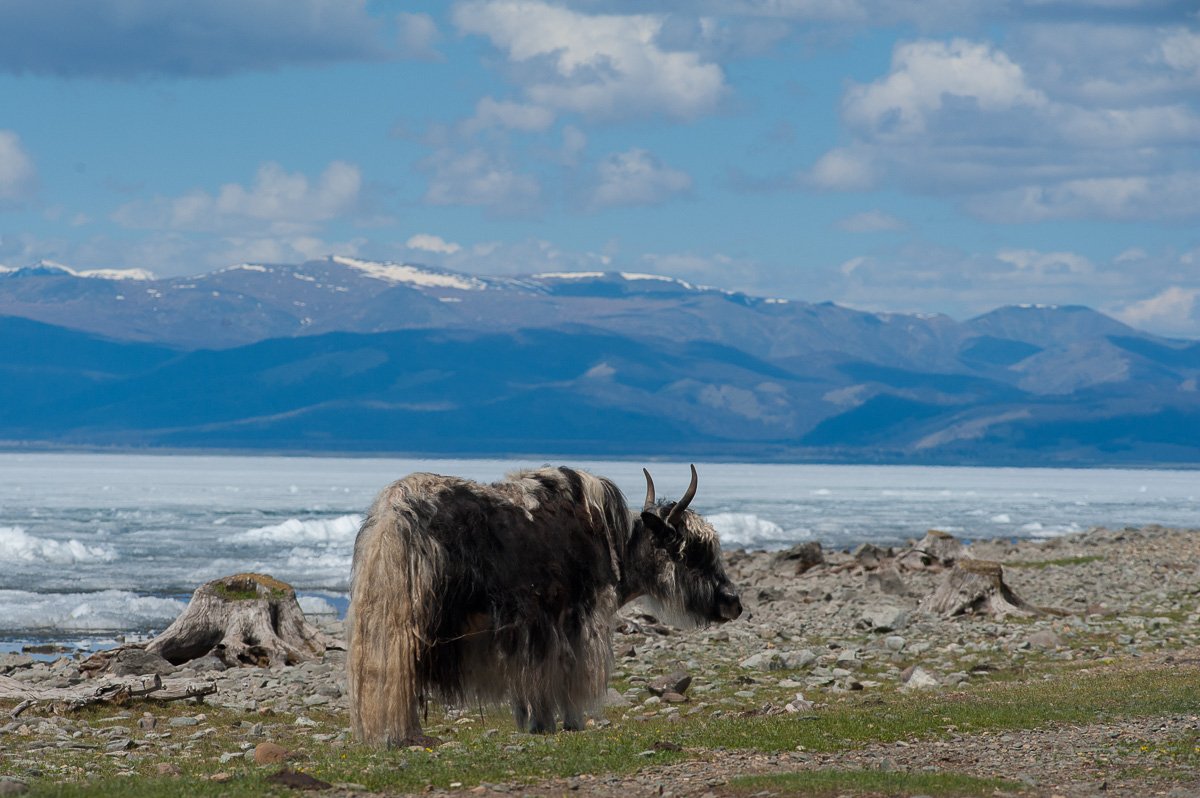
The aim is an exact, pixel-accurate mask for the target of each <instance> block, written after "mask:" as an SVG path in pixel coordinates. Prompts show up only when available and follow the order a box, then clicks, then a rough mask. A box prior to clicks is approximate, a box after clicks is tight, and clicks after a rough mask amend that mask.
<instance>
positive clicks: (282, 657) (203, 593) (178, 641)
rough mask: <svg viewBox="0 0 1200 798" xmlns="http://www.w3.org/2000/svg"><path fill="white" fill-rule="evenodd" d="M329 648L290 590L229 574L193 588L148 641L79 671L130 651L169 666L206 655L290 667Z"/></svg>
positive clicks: (228, 662) (98, 668) (230, 662)
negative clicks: (173, 615) (175, 613)
mask: <svg viewBox="0 0 1200 798" xmlns="http://www.w3.org/2000/svg"><path fill="white" fill-rule="evenodd" d="M334 645H335V644H334V641H333V640H332V639H330V638H329V637H328V636H327V635H325V634H324V633H322V632H321V631H319V630H318V629H316V628H315V627H314V626H312V625H310V624H309V623H308V621H307V620H306V619H305V617H304V611H303V610H301V609H300V605H299V604H298V603H297V602H296V591H295V590H293V589H292V587H291V585H288V584H287V583H285V582H280V581H279V580H278V579H275V578H273V577H270V576H267V575H265V574H234V575H233V576H226V577H223V578H221V579H214V580H213V581H211V582H207V583H205V584H203V585H201V586H200V587H198V588H197V589H196V592H195V593H193V594H192V599H191V601H190V602H188V605H187V608H186V609H185V610H184V611H183V613H182V614H181V615H180V616H179V617H178V618H176V619H175V622H174V623H172V624H171V625H170V626H168V627H167V628H166V629H165V630H164V631H163V633H162V634H160V635H159V636H158V637H156V638H154V639H153V640H151V641H150V642H148V643H146V644H144V645H136V646H125V647H123V648H120V649H116V650H114V651H105V652H100V654H97V655H94V656H93V657H90V658H89V659H88V661H86V662H84V663H83V664H82V665H81V666H80V669H81V670H84V671H85V672H102V671H105V670H109V669H111V668H113V667H114V666H115V665H116V663H118V662H119V661H120V658H121V652H123V651H125V650H127V649H129V648H138V649H144V650H145V652H146V653H147V654H151V655H157V656H159V657H162V658H163V659H165V660H166V661H167V662H169V663H171V664H172V665H181V664H183V663H186V662H191V661H192V660H196V659H200V658H201V657H210V656H211V657H214V658H215V659H217V660H219V661H220V662H221V663H223V664H224V665H225V666H226V667H231V668H232V667H237V666H240V665H255V666H258V667H267V666H269V665H277V664H284V665H294V664H296V663H299V662H303V661H305V660H311V659H316V658H318V657H321V656H324V654H325V650H326V649H327V648H331V647H334Z"/></svg>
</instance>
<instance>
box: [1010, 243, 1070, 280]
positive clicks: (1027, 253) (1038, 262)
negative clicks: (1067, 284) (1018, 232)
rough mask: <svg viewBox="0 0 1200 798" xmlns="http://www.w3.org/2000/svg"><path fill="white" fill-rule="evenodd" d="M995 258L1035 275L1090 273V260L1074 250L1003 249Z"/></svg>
mask: <svg viewBox="0 0 1200 798" xmlns="http://www.w3.org/2000/svg"><path fill="white" fill-rule="evenodd" d="M996 260H999V261H1001V262H1003V263H1009V264H1012V265H1013V266H1015V267H1016V268H1017V270H1018V271H1020V272H1023V273H1025V274H1029V275H1033V276H1036V277H1047V276H1049V275H1054V274H1090V273H1091V272H1092V271H1093V266H1092V262H1091V261H1089V260H1088V259H1087V258H1085V257H1083V256H1082V255H1077V254H1075V253H1074V252H1038V251H1037V250H1033V249H1005V250H1001V251H999V252H997V253H996Z"/></svg>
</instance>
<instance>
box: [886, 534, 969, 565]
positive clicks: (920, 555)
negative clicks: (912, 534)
mask: <svg viewBox="0 0 1200 798" xmlns="http://www.w3.org/2000/svg"><path fill="white" fill-rule="evenodd" d="M970 556H971V555H970V553H969V552H968V551H967V547H966V546H964V545H963V543H962V541H960V540H959V539H958V538H956V537H954V536H953V535H951V534H950V533H948V532H942V531H941V530H938V529H931V530H929V531H928V532H926V533H925V537H923V538H921V542H920V543H917V544H916V545H915V546H913V547H912V548H911V549H908V550H906V551H903V552H901V553H900V554H899V555H898V556H897V557H896V567H897V568H899V569H901V570H906V571H929V570H933V571H940V570H942V569H943V568H949V567H951V566H953V565H954V563H956V562H958V561H959V560H961V559H964V558H969V557H970Z"/></svg>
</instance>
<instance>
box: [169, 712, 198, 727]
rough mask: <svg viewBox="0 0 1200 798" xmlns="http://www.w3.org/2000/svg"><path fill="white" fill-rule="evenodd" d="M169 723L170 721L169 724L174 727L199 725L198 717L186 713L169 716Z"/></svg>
mask: <svg viewBox="0 0 1200 798" xmlns="http://www.w3.org/2000/svg"><path fill="white" fill-rule="evenodd" d="M169 723H170V725H172V726H176V727H179V726H199V725H200V719H199V718H193V717H189V716H187V715H179V716H178V717H174V718H171V720H170V721H169Z"/></svg>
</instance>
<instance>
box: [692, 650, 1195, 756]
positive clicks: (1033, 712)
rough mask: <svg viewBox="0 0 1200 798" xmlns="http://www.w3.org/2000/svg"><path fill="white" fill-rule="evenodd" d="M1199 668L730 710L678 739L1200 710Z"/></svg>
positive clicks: (766, 747) (808, 740) (798, 737)
mask: <svg viewBox="0 0 1200 798" xmlns="http://www.w3.org/2000/svg"><path fill="white" fill-rule="evenodd" d="M1196 679H1197V673H1196V671H1195V669H1193V668H1186V669H1183V668H1181V669H1177V670H1148V671H1141V672H1133V671H1125V670H1119V671H1092V672H1090V673H1086V674H1084V673H1082V672H1080V671H1079V670H1066V671H1065V672H1063V673H1061V674H1058V675H1055V676H1047V677H1044V678H1042V679H1040V680H1035V681H1025V682H1007V683H994V684H988V685H982V686H980V687H977V688H973V689H972V690H970V691H969V692H953V693H930V692H913V693H892V694H878V695H870V696H863V697H862V698H857V699H845V700H843V701H841V702H839V703H838V704H834V705H831V706H829V707H827V708H825V709H822V710H820V711H818V712H815V713H811V714H809V715H803V716H796V715H780V716H761V715H760V716H754V715H751V716H745V715H737V716H727V717H723V718H719V719H716V720H714V721H711V722H709V723H706V724H697V725H689V726H688V727H687V728H686V730H684V732H683V733H682V734H681V739H680V740H679V741H680V742H682V743H683V744H685V745H688V746H694V747H704V748H715V747H717V746H726V747H731V748H750V749H756V750H762V751H788V750H793V749H795V748H797V747H802V748H804V749H807V750H813V751H836V750H839V749H843V748H855V747H859V746H862V745H865V744H867V743H871V742H893V741H895V740H906V739H912V738H917V737H936V736H939V735H943V734H946V733H947V732H959V733H964V732H977V731H988V730H999V729H1030V728H1036V727H1039V726H1044V725H1047V724H1051V723H1087V722H1100V721H1104V720H1109V719H1112V718H1117V717H1146V716H1155V715H1169V714H1176V713H1191V712H1196V711H1197V710H1198V709H1200V696H1198V695H1197V694H1196V692H1195V683H1196Z"/></svg>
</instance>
